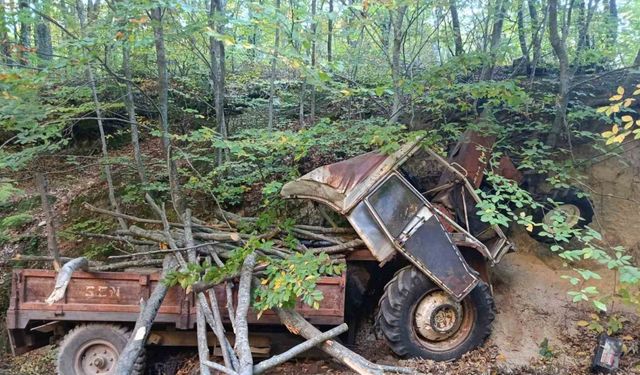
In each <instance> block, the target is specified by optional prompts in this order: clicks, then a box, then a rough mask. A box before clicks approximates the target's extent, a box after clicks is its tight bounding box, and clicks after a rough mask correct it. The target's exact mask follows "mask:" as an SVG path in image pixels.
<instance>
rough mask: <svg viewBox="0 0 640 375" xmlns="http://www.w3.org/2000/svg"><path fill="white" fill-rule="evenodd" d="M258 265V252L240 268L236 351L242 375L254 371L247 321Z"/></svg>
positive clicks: (248, 374) (248, 258)
mask: <svg viewBox="0 0 640 375" xmlns="http://www.w3.org/2000/svg"><path fill="white" fill-rule="evenodd" d="M255 265H256V253H255V252H252V253H251V254H249V255H247V257H246V258H245V259H244V263H243V264H242V269H241V270H240V283H239V285H238V308H237V309H236V319H235V320H236V324H235V334H236V342H235V347H236V352H237V353H238V360H239V361H240V368H239V369H238V373H239V374H240V375H251V374H252V372H253V357H252V355H251V345H250V344H249V324H248V323H247V313H248V312H249V305H250V304H251V281H252V276H253V269H254V267H255Z"/></svg>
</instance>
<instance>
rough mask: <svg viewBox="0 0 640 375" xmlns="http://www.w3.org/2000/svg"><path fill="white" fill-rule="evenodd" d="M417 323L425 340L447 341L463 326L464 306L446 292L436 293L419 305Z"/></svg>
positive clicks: (426, 297)
mask: <svg viewBox="0 0 640 375" xmlns="http://www.w3.org/2000/svg"><path fill="white" fill-rule="evenodd" d="M415 323H416V328H417V331H418V334H420V336H422V337H424V338H425V339H427V340H432V341H441V340H446V339H447V338H449V337H451V336H452V335H453V334H454V333H456V332H457V331H458V329H459V328H460V325H461V324H462V305H461V304H460V303H459V302H457V301H456V300H454V299H453V298H451V297H450V296H449V295H448V294H447V293H445V292H444V291H441V290H438V291H434V292H432V293H429V294H427V295H426V296H425V297H424V298H423V299H422V301H420V303H419V304H418V306H417V308H416V312H415Z"/></svg>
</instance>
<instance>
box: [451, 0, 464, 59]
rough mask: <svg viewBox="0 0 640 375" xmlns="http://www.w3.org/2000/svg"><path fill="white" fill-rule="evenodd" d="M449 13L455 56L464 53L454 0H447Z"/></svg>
mask: <svg viewBox="0 0 640 375" xmlns="http://www.w3.org/2000/svg"><path fill="white" fill-rule="evenodd" d="M449 13H451V26H452V28H453V42H454V45H455V53H454V54H455V56H460V55H462V54H463V53H464V48H463V45H462V33H461V32H460V19H459V17H458V7H457V5H456V0H449Z"/></svg>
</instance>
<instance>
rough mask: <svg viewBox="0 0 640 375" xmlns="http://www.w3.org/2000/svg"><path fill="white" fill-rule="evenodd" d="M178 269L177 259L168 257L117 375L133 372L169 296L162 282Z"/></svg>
mask: <svg viewBox="0 0 640 375" xmlns="http://www.w3.org/2000/svg"><path fill="white" fill-rule="evenodd" d="M176 267H177V264H176V260H175V257H173V256H172V255H167V256H166V257H165V259H164V262H163V266H162V276H161V281H160V282H159V283H157V284H156V287H155V288H154V289H153V292H151V295H150V296H149V299H148V300H147V301H146V303H144V308H143V309H142V311H140V315H138V320H137V321H136V325H135V327H134V328H133V331H132V335H133V337H131V338H129V341H128V342H127V345H126V346H125V347H124V349H123V350H122V353H120V358H119V359H118V363H117V365H116V369H115V375H129V374H131V373H132V372H133V366H134V364H135V362H136V359H138V357H139V356H140V352H141V351H142V349H143V348H144V345H145V343H146V342H147V337H149V333H150V331H151V325H152V324H153V321H154V320H155V319H156V315H157V314H158V310H159V309H160V305H162V301H163V300H164V297H165V296H166V295H167V291H169V287H168V286H167V284H166V283H164V282H162V280H163V279H164V278H165V277H166V276H167V274H168V273H169V272H171V271H173V270H174V269H176Z"/></svg>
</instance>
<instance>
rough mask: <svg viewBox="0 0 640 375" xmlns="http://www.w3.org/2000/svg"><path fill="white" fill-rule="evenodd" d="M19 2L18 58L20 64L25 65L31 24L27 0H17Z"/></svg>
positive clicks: (29, 43) (29, 46)
mask: <svg viewBox="0 0 640 375" xmlns="http://www.w3.org/2000/svg"><path fill="white" fill-rule="evenodd" d="M18 1H19V4H20V13H21V14H22V17H21V21H20V46H19V49H18V60H19V61H20V64H23V65H27V64H28V63H29V61H28V60H27V58H26V52H27V51H28V50H29V49H30V48H31V24H30V22H29V20H28V19H29V18H30V17H29V14H30V12H31V11H30V10H29V7H30V4H29V0H18Z"/></svg>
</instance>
